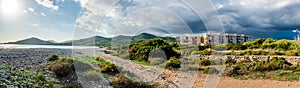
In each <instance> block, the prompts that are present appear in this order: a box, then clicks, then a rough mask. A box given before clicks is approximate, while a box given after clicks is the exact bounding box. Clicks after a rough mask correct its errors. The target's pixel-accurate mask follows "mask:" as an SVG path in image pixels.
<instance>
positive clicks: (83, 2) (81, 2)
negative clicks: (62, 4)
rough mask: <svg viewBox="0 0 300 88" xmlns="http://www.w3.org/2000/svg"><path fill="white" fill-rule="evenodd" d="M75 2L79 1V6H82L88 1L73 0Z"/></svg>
mask: <svg viewBox="0 0 300 88" xmlns="http://www.w3.org/2000/svg"><path fill="white" fill-rule="evenodd" d="M74 1H75V2H79V3H80V5H81V7H84V5H85V4H86V3H87V2H88V1H89V0H74Z"/></svg>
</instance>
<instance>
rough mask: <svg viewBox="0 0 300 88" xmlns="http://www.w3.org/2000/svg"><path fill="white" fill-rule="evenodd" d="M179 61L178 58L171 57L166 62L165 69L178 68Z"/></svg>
mask: <svg viewBox="0 0 300 88" xmlns="http://www.w3.org/2000/svg"><path fill="white" fill-rule="evenodd" d="M180 64H181V61H180V60H179V59H178V58H175V57H171V58H170V59H169V60H168V61H167V62H166V68H180Z"/></svg>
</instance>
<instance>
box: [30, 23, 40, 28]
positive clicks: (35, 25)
mask: <svg viewBox="0 0 300 88" xmlns="http://www.w3.org/2000/svg"><path fill="white" fill-rule="evenodd" d="M29 25H30V26H33V27H39V26H40V25H39V24H36V23H31V24H29Z"/></svg>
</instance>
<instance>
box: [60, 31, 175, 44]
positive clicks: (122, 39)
mask: <svg viewBox="0 0 300 88" xmlns="http://www.w3.org/2000/svg"><path fill="white" fill-rule="evenodd" d="M153 38H162V39H163V40H166V41H176V39H175V38H172V37H160V36H155V35H152V34H148V33H141V34H139V35H136V36H123V35H119V36H115V37H112V38H106V37H102V36H94V37H90V38H85V39H79V40H74V41H73V45H87V46H91V45H92V46H94V45H95V46H110V45H114V46H119V45H128V44H130V43H136V42H141V41H144V40H148V39H153ZM61 44H62V45H72V42H71V41H69V42H65V43H61Z"/></svg>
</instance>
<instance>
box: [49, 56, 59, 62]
mask: <svg viewBox="0 0 300 88" xmlns="http://www.w3.org/2000/svg"><path fill="white" fill-rule="evenodd" d="M58 59H59V57H58V55H56V54H53V55H51V56H49V57H48V61H56V60H58Z"/></svg>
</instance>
